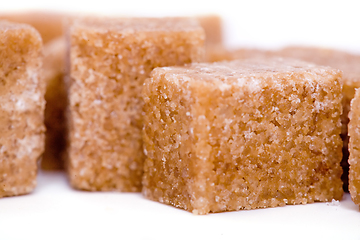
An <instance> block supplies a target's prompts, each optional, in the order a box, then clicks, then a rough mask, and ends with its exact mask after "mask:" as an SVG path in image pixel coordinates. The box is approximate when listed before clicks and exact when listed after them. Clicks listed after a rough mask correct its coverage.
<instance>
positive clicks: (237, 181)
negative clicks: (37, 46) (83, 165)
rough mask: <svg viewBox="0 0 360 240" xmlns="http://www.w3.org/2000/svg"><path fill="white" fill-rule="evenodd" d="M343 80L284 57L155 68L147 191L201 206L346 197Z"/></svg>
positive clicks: (212, 208)
mask: <svg viewBox="0 0 360 240" xmlns="http://www.w3.org/2000/svg"><path fill="white" fill-rule="evenodd" d="M340 79H341V72H340V71H338V70H334V69H331V68H328V67H318V66H316V65H312V64H308V63H305V62H301V61H296V60H290V59H288V60H286V59H278V58H273V59H267V60H261V59H257V60H254V59H253V60H247V61H242V60H236V61H232V62H219V63H213V64H209V63H201V64H191V65H188V66H185V67H164V68H156V69H154V71H153V72H152V74H151V78H149V79H148V80H147V81H146V82H145V84H144V89H143V95H144V101H145V105H144V111H145V116H144V130H143V132H144V152H145V154H146V156H147V158H146V160H145V164H144V177H143V190H142V192H143V195H144V196H145V197H146V198H148V199H151V200H155V201H159V202H161V203H166V204H170V205H173V206H176V207H179V208H183V209H185V210H188V211H192V212H193V213H195V214H207V213H209V212H222V211H232V210H239V209H254V208H265V207H275V206H283V205H285V204H305V203H311V202H315V201H331V200H332V199H337V200H340V199H341V197H342V194H343V190H342V182H341V179H340V176H341V173H342V169H341V167H340V161H341V156H342V153H341V147H342V141H341V138H340V131H341V124H340V115H341V112H342V106H341V87H342V85H341V83H340V81H341V80H340Z"/></svg>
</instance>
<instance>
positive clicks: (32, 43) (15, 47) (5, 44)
mask: <svg viewBox="0 0 360 240" xmlns="http://www.w3.org/2000/svg"><path fill="white" fill-rule="evenodd" d="M41 47H42V40H41V36H40V34H39V33H38V32H37V31H36V30H35V29H34V28H33V27H31V26H29V25H26V24H17V23H11V22H8V21H0V58H2V59H6V60H3V61H2V63H1V69H0V74H6V73H7V72H9V71H11V70H12V68H13V66H12V64H14V63H19V64H20V63H21V62H22V61H29V60H30V59H31V58H34V57H35V58H36V57H37V56H38V55H39V51H40V49H41ZM20 67H21V66H20ZM7 79H9V78H8V77H7ZM10 81H11V80H10ZM0 91H1V90H0Z"/></svg>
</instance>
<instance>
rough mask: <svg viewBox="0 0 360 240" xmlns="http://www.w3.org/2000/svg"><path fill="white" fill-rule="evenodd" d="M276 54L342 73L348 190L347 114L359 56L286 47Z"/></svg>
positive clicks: (358, 76) (359, 75)
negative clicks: (328, 67)
mask: <svg viewBox="0 0 360 240" xmlns="http://www.w3.org/2000/svg"><path fill="white" fill-rule="evenodd" d="M277 54H279V55H281V56H284V57H292V58H298V59H301V60H304V61H308V62H313V63H315V64H319V65H324V66H330V67H333V68H337V69H340V70H342V71H343V84H344V86H343V102H342V104H343V114H342V116H341V122H342V130H341V137H342V139H343V141H344V145H343V161H342V163H341V165H342V166H343V169H344V174H343V176H342V180H343V182H344V189H345V190H347V188H348V173H349V172H348V171H349V165H348V161H347V160H348V156H349V151H348V142H349V138H348V131H347V126H348V122H349V118H348V113H349V111H350V101H351V99H352V98H353V97H354V94H355V88H358V87H360V68H359V66H360V56H358V55H353V54H349V53H346V52H342V51H337V50H333V49H324V48H315V47H288V48H285V49H283V50H281V51H279V52H278V53H277Z"/></svg>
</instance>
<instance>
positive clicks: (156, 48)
mask: <svg viewBox="0 0 360 240" xmlns="http://www.w3.org/2000/svg"><path fill="white" fill-rule="evenodd" d="M70 38H71V39H70V41H71V45H72V47H71V55H72V56H71V57H72V58H74V57H77V58H79V60H80V61H81V62H82V63H84V64H86V65H88V66H89V67H91V68H92V69H94V70H95V71H99V72H102V73H103V74H105V75H114V73H116V72H119V73H123V74H117V78H120V77H121V78H122V79H127V78H129V77H130V78H136V79H138V78H139V79H140V80H141V81H142V80H143V79H145V78H146V77H147V76H148V74H149V73H150V72H151V71H152V69H153V68H154V67H160V66H164V62H166V64H165V65H166V66H170V65H183V64H185V63H191V62H198V61H202V60H203V57H204V49H203V48H202V46H203V44H204V39H205V35H204V31H203V29H202V28H201V27H200V26H199V25H198V23H197V21H196V20H194V19H191V18H149V19H143V18H124V19H112V20H109V19H82V20H77V21H75V22H74V24H73V26H72V27H71V28H70ZM163 59H166V60H163ZM130 65H131V67H128V66H130ZM125 68H132V71H126V69H125ZM73 72H74V71H73ZM138 73H140V74H138Z"/></svg>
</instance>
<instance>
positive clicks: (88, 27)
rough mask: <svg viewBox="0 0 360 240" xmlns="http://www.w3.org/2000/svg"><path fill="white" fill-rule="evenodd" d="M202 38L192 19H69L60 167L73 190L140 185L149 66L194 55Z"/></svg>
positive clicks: (199, 50) (131, 188) (200, 53)
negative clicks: (64, 165) (64, 158)
mask: <svg viewBox="0 0 360 240" xmlns="http://www.w3.org/2000/svg"><path fill="white" fill-rule="evenodd" d="M204 38H205V36H204V31H203V29H202V28H201V27H200V26H199V24H198V22H197V21H196V20H195V19H187V18H158V19H156V18H127V19H125V18H124V19H85V20H75V21H74V24H73V26H72V27H71V28H70V35H69V40H70V42H69V43H70V67H71V69H70V77H71V79H70V82H69V86H68V94H69V111H68V119H69V135H68V172H69V177H70V182H71V184H72V185H73V186H74V187H75V188H78V189H84V190H91V191H95V190H102V191H108V190H116V191H131V192H132V191H140V190H141V178H142V174H143V162H144V153H143V148H142V145H143V144H142V136H141V135H142V127H143V119H142V108H143V100H142V97H141V90H142V86H143V83H144V80H145V79H146V78H148V77H149V74H150V72H151V71H152V70H153V69H154V68H155V67H161V66H172V65H183V64H185V63H191V62H197V61H202V60H203V56H204V49H203V44H204Z"/></svg>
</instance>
